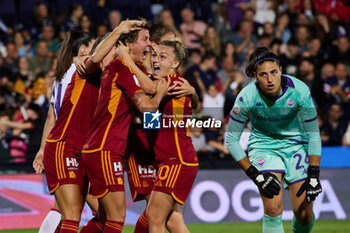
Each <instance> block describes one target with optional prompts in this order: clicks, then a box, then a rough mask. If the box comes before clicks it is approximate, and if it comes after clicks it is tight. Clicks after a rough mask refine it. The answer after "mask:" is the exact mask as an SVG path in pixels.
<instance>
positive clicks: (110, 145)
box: [83, 58, 143, 155]
mask: <svg viewBox="0 0 350 233" xmlns="http://www.w3.org/2000/svg"><path fill="white" fill-rule="evenodd" d="M138 92H143V91H142V89H141V88H140V87H139V86H138V85H137V79H136V76H135V74H134V73H133V71H132V70H131V69H130V68H129V67H128V66H126V65H125V64H124V62H123V61H122V60H121V59H120V58H116V59H115V60H113V61H112V62H111V63H109V65H108V66H107V67H106V70H105V71H104V72H103V74H102V76H101V90H100V96H99V99H98V103H97V108H96V111H95V115H94V118H93V123H92V126H91V128H90V130H89V133H88V136H87V139H86V141H85V145H84V147H83V153H93V152H97V151H101V150H104V151H113V152H116V153H118V154H119V155H124V152H125V147H126V144H127V138H128V131H129V126H130V122H131V117H132V109H131V106H132V102H131V100H130V97H131V96H133V95H134V94H136V93H138Z"/></svg>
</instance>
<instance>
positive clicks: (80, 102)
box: [46, 69, 101, 152]
mask: <svg viewBox="0 0 350 233" xmlns="http://www.w3.org/2000/svg"><path fill="white" fill-rule="evenodd" d="M100 76H101V70H100V69H98V71H96V72H95V73H94V74H92V75H89V76H81V75H79V74H78V73H77V72H75V73H74V74H73V77H72V80H71V82H70V83H69V84H68V86H67V89H66V92H65V94H64V98H63V101H62V106H61V108H60V112H59V115H58V118H57V121H56V123H55V126H54V127H53V129H52V130H51V132H50V134H49V136H48V138H47V140H46V141H47V142H58V141H60V140H64V141H65V142H66V144H67V145H69V146H71V147H72V148H74V150H75V151H76V152H80V151H81V150H82V148H83V144H84V139H85V137H86V134H87V132H88V130H89V127H90V126H91V123H92V118H93V115H94V112H95V109H96V106H97V100H98V94H99V87H100Z"/></svg>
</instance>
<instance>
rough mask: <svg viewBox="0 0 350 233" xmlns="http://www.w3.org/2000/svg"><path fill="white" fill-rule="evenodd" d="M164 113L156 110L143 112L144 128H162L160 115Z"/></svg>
mask: <svg viewBox="0 0 350 233" xmlns="http://www.w3.org/2000/svg"><path fill="white" fill-rule="evenodd" d="M161 115H162V113H160V112H159V110H157V111H156V112H144V113H143V128H144V129H160V116H161Z"/></svg>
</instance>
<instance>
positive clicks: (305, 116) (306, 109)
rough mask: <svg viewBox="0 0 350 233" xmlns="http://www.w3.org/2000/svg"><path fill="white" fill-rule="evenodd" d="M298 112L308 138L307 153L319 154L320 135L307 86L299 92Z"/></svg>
mask: <svg viewBox="0 0 350 233" xmlns="http://www.w3.org/2000/svg"><path fill="white" fill-rule="evenodd" d="M300 114H301V119H302V121H303V124H304V129H305V130H306V133H307V135H308V138H309V148H308V153H309V155H321V147H322V146H321V137H320V130H319V127H318V121H317V112H316V108H315V106H314V104H313V102H312V97H311V94H310V91H309V89H308V88H305V89H304V91H303V93H301V101H300Z"/></svg>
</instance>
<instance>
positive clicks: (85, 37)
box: [56, 30, 93, 81]
mask: <svg viewBox="0 0 350 233" xmlns="http://www.w3.org/2000/svg"><path fill="white" fill-rule="evenodd" d="M92 39H93V36H92V35H91V34H90V33H87V32H84V31H80V30H72V31H69V32H68V33H67V35H66V37H65V38H64V40H63V42H62V47H61V49H60V51H59V52H58V57H57V67H56V80H57V81H61V79H62V77H63V75H64V74H65V73H66V71H67V70H68V68H69V67H70V65H71V64H72V62H73V58H74V57H75V56H77V55H78V51H79V48H80V46H82V45H85V46H88V45H89V43H90V41H91V40H92Z"/></svg>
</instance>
